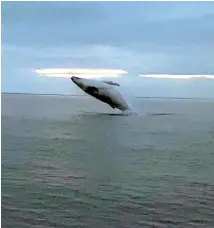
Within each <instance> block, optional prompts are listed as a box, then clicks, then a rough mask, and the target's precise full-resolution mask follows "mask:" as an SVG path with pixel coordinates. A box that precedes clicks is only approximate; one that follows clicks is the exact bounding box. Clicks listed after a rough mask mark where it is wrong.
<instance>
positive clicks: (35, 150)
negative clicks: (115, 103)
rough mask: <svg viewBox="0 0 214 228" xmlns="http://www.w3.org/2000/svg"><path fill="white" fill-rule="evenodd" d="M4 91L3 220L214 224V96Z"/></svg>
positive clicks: (15, 223) (87, 226)
mask: <svg viewBox="0 0 214 228" xmlns="http://www.w3.org/2000/svg"><path fill="white" fill-rule="evenodd" d="M132 105H133V107H135V109H136V110H137V113H138V115H133V116H120V114H119V112H117V111H114V110H113V109H111V108H110V107H108V106H107V105H105V104H103V103H100V102H99V101H96V100H95V99H93V98H89V97H66V96H65V97H63V96H38V95H37V96H36V95H21V94H20V95H14V94H2V114H1V115H2V116H1V121H2V129H1V130H2V136H1V139H2V154H1V159H2V176H1V178H2V179H1V181H2V182H1V183H2V227H22V228H25V227H26V228H30V227H38V228H39V227H40V228H42V227H43V228H44V227H46V228H47V227H60V228H63V227H84V228H101V227H102V228H104V227H105V228H120V227H121V228H122V227H127V228H132V227H133V228H138V227H158V228H159V227H170V228H171V227H182V228H185V227H206V228H209V227H210V228H211V227H214V101H213V100H208V99H207V100H206V99H204V100H202V99H201V100H197V99H196V100H191V99H190V100H185V99H182V100H179V99H178V100H172V99H140V98H138V99H137V98H133V101H132Z"/></svg>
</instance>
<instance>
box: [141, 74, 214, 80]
mask: <svg viewBox="0 0 214 228" xmlns="http://www.w3.org/2000/svg"><path fill="white" fill-rule="evenodd" d="M139 76H140V77H144V78H158V79H200V78H207V79H214V75H209V74H204V75H202V74H200V75H194V74H189V75H188V74H186V75H182V74H140V75H139Z"/></svg>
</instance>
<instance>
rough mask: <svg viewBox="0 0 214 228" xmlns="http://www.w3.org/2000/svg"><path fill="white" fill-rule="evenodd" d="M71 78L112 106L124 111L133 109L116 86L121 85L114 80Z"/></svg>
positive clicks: (90, 93) (80, 86)
mask: <svg viewBox="0 0 214 228" xmlns="http://www.w3.org/2000/svg"><path fill="white" fill-rule="evenodd" d="M71 80H72V81H73V82H74V83H75V84H76V85H77V86H78V87H79V88H80V89H82V90H83V91H84V92H85V93H87V94H89V95H90V96H92V97H94V98H96V99H98V100H100V101H102V102H104V103H106V104H108V105H110V106H111V108H113V109H115V108H117V109H119V110H121V111H122V112H124V111H131V110H130V108H129V106H128V104H127V103H126V101H125V100H124V99H123V97H122V96H121V94H120V93H119V91H117V90H116V89H115V88H114V86H120V85H119V84H118V83H115V82H112V81H98V80H93V79H85V78H79V77H75V76H73V77H71Z"/></svg>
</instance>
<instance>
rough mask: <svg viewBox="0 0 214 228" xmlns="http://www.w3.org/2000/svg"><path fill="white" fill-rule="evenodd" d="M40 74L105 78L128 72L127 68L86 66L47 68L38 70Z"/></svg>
mask: <svg viewBox="0 0 214 228" xmlns="http://www.w3.org/2000/svg"><path fill="white" fill-rule="evenodd" d="M36 73H37V74H38V75H39V76H47V77H63V78H68V77H71V76H81V77H83V78H104V77H119V76H121V75H123V74H126V73H128V72H127V71H125V70H113V69H84V68H71V69H70V68H67V69H65V68H47V69H40V70H36Z"/></svg>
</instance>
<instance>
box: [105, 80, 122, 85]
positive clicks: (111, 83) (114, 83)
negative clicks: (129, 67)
mask: <svg viewBox="0 0 214 228" xmlns="http://www.w3.org/2000/svg"><path fill="white" fill-rule="evenodd" d="M103 82H105V83H106V84H108V85H114V86H120V84H118V83H116V82H112V81H103Z"/></svg>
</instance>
